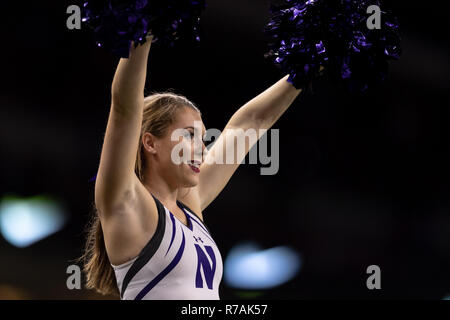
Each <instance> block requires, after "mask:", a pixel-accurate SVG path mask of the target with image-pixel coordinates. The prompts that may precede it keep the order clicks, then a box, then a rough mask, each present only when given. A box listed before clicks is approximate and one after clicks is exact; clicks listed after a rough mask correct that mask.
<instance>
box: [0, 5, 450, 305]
mask: <svg viewBox="0 0 450 320" xmlns="http://www.w3.org/2000/svg"><path fill="white" fill-rule="evenodd" d="M70 4H80V2H75V1H58V3H56V2H48V3H47V2H42V1H30V2H12V1H9V2H6V3H5V4H3V10H5V11H4V12H2V15H1V16H0V23H1V25H2V27H1V30H2V31H1V33H2V37H1V39H2V49H1V52H0V55H1V62H2V64H1V67H0V70H1V71H0V72H1V77H0V136H1V139H0V152H1V155H2V157H1V162H0V163H1V165H0V196H1V195H4V194H7V193H14V194H16V195H19V196H22V197H29V196H33V195H36V194H49V195H53V196H55V197H57V198H59V199H62V200H63V201H64V203H65V205H66V206H67V211H68V213H69V214H70V220H69V224H68V225H67V226H66V227H65V228H64V229H63V230H62V231H60V232H58V233H56V234H54V235H52V236H50V237H49V238H46V239H44V240H42V241H40V242H38V243H36V244H34V245H32V246H30V247H27V248H24V249H19V248H15V247H13V246H12V245H10V244H9V243H7V242H6V241H5V240H3V239H2V238H1V237H0V261H1V263H0V298H14V297H22V298H42V299H78V298H83V299H85V298H102V297H101V296H99V295H96V294H95V293H93V292H92V291H87V290H74V291H70V290H68V289H67V288H66V277H67V274H66V268H67V266H68V265H70V264H72V263H73V261H72V260H73V259H76V258H77V257H79V256H80V255H81V253H82V248H83V245H84V234H83V230H84V227H85V225H86V223H87V222H88V220H89V217H90V214H91V208H92V203H93V194H94V183H93V182H90V179H91V178H92V177H93V176H94V175H95V173H96V170H97V167H98V162H99V157H100V151H101V145H102V141H103V134H104V131H105V128H106V122H107V117H108V112H109V106H110V86H111V81H112V78H113V74H114V71H115V67H116V65H117V62H118V59H117V58H116V57H114V56H112V55H111V54H109V53H108V52H105V51H103V50H102V49H99V48H96V47H95V45H94V43H93V39H92V33H91V32H90V31H89V30H87V29H86V30H84V29H83V30H81V31H77V30H73V31H70V30H68V29H67V28H66V19H67V17H68V15H67V14H66V8H67V7H68V6H69V5H70ZM392 7H393V9H394V12H395V14H396V15H397V16H398V17H399V18H400V23H401V26H402V37H403V42H402V47H403V55H402V57H401V59H400V61H397V62H394V63H392V64H391V69H390V74H389V78H388V80H387V81H386V82H385V83H384V84H383V85H382V86H381V87H379V88H377V89H376V90H373V91H372V92H369V93H368V94H366V95H364V96H351V95H349V94H347V93H345V92H344V91H343V90H342V89H340V88H338V87H336V86H333V85H330V84H329V83H328V82H326V81H325V80H323V81H319V82H317V83H315V85H314V93H313V94H311V93H310V94H302V95H301V96H300V97H299V98H297V100H296V101H295V102H294V103H293V104H292V106H291V107H290V108H289V110H288V111H287V112H286V113H285V114H284V115H283V116H282V117H281V119H280V120H279V121H278V122H277V123H276V124H275V126H274V128H277V129H280V141H281V144H280V169H279V172H278V174H277V175H274V176H261V175H260V174H259V170H260V167H259V165H248V164H245V165H242V166H241V167H240V168H239V169H238V170H237V172H236V173H235V175H234V177H233V178H232V179H231V181H230V183H229V184H228V185H227V187H226V188H225V189H224V190H223V192H222V193H221V194H220V195H219V196H218V197H217V199H216V200H215V201H214V202H213V203H212V204H211V205H210V206H209V207H208V208H207V209H206V210H205V211H204V217H205V222H206V224H207V225H208V226H209V228H210V229H211V230H212V232H213V234H214V236H215V239H216V242H217V243H218V245H219V248H220V250H221V252H222V255H223V257H224V258H225V257H226V255H227V253H228V251H229V250H230V249H231V247H232V246H234V245H235V244H237V243H238V242H241V241H245V240H254V241H257V242H259V243H261V244H262V245H263V246H265V247H272V246H277V245H289V246H291V247H293V248H295V249H296V250H297V251H298V252H300V253H301V254H302V256H303V261H304V263H303V266H302V269H301V272H300V273H299V275H298V276H297V277H296V278H295V279H294V280H292V281H291V282H289V283H287V284H285V285H283V286H281V287H278V288H275V289H273V290H269V291H264V292H260V297H262V298H267V299H279V298H288V299H310V298H312V299H315V298H333V299H341V298H357V299H358V298H375V299H379V298H383V299H391V298H394V299H397V298H420V299H422V298H425V299H442V298H443V297H444V296H445V295H447V294H449V293H450V275H449V273H448V271H449V270H450V199H449V193H450V170H449V168H448V164H449V160H450V142H449V141H448V139H449V137H450V132H449V126H448V124H447V123H448V121H449V119H450V112H449V109H448V107H449V90H450V81H449V79H448V78H449V72H450V59H449V57H450V55H449V53H450V51H449V44H448V31H449V30H448V29H449V28H448V16H449V14H450V5H449V4H448V3H447V2H439V3H437V2H435V3H430V4H427V5H425V4H424V2H410V1H395V3H393V4H392ZM268 9H269V1H268V0H265V1H261V0H240V1H225V0H208V8H207V10H206V11H205V12H204V13H203V16H202V25H203V30H204V36H203V39H202V42H201V43H200V44H199V45H197V46H183V47H180V48H177V50H173V49H167V48H161V47H159V46H157V45H154V46H152V50H151V53H150V60H149V72H148V79H147V89H148V90H154V91H159V90H166V89H173V90H174V91H175V92H177V93H180V94H183V95H186V96H187V97H188V98H189V99H190V100H192V101H193V102H195V103H196V104H197V105H198V107H199V108H200V109H201V110H202V113H203V120H204V123H205V126H206V127H207V128H218V129H220V130H222V129H223V127H224V125H225V124H226V122H227V121H228V119H229V118H230V117H231V115H232V114H233V113H234V112H235V111H236V110H237V109H238V108H239V107H240V106H242V105H243V104H244V103H246V102H247V101H249V100H250V99H252V98H253V97H255V96H256V95H258V94H259V93H261V92H262V91H264V90H265V89H267V88H268V87H269V86H271V85H272V84H274V83H275V82H276V81H278V80H279V79H281V78H282V77H283V76H284V74H282V73H280V72H279V71H278V70H277V69H276V68H275V67H274V66H272V65H271V64H270V63H268V62H266V61H265V60H264V53H265V51H266V39H265V38H264V36H263V33H262V32H261V30H262V28H263V27H264V24H265V23H266V22H267V21H268V18H269V11H268ZM372 264H376V265H379V266H380V268H381V271H382V278H381V279H382V280H381V283H382V289H381V290H378V291H370V290H368V289H367V287H366V279H367V277H368V275H367V274H366V268H367V266H369V265H372ZM221 297H222V298H225V299H227V298H239V297H242V295H241V294H240V293H239V292H237V291H235V290H234V289H231V288H228V287H227V286H226V284H225V282H224V281H222V285H221Z"/></svg>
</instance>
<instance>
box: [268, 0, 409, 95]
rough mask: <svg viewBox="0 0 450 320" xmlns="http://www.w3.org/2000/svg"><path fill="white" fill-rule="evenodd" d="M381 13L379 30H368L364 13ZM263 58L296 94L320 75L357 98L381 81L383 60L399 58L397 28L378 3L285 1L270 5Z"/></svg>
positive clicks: (372, 0) (370, 0)
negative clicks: (339, 83)
mask: <svg viewBox="0 0 450 320" xmlns="http://www.w3.org/2000/svg"><path fill="white" fill-rule="evenodd" d="M371 5H377V6H378V7H379V8H381V28H380V29H369V28H368V26H367V19H368V18H369V17H370V14H368V13H367V8H368V7H369V6H371ZM265 31H266V34H267V35H268V36H269V37H270V38H271V42H270V43H269V51H268V52H267V53H266V54H265V57H266V58H268V59H270V60H271V61H273V62H274V63H275V64H276V65H277V66H278V67H279V68H281V69H282V70H283V72H285V73H288V74H289V75H290V76H289V79H288V81H289V82H290V83H292V84H293V85H294V86H295V87H296V88H297V89H300V88H303V87H306V86H307V85H308V84H309V83H310V82H311V81H312V80H313V79H315V78H317V77H319V76H320V75H322V74H323V72H320V67H321V66H323V67H324V68H325V70H326V72H327V73H328V75H329V77H330V78H331V79H334V80H337V81H342V82H344V83H345V84H346V85H347V86H348V88H349V90H350V91H352V92H363V91H365V90H367V88H369V87H371V86H372V85H374V84H377V83H380V82H381V81H383V80H384V79H385V78H386V74H387V70H388V60H391V59H398V58H399V56H400V53H401V50H400V36H399V27H398V22H397V19H396V18H395V17H393V16H392V15H391V14H390V13H389V12H387V11H383V7H382V6H381V5H380V0H308V1H305V0H285V1H283V3H282V4H280V5H271V20H270V21H269V22H268V23H267V25H266V27H265Z"/></svg>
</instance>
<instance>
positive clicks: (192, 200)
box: [177, 186, 203, 221]
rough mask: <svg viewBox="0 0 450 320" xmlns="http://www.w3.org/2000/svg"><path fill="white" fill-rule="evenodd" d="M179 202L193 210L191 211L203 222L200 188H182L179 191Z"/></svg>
mask: <svg viewBox="0 0 450 320" xmlns="http://www.w3.org/2000/svg"><path fill="white" fill-rule="evenodd" d="M177 200H178V201H180V202H181V203H183V204H184V205H186V206H187V207H188V208H189V209H191V211H193V212H194V213H195V214H196V215H197V216H198V217H199V218H200V219H201V220H202V221H203V213H202V210H201V203H200V195H199V193H198V186H195V187H190V188H180V189H179V191H178V199H177Z"/></svg>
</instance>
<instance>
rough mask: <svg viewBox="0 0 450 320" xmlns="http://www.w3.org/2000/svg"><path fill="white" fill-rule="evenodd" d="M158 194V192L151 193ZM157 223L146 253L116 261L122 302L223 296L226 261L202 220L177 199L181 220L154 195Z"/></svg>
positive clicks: (216, 297) (146, 247)
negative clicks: (222, 284) (220, 294)
mask: <svg viewBox="0 0 450 320" xmlns="http://www.w3.org/2000/svg"><path fill="white" fill-rule="evenodd" d="M152 196H153V195H152ZM153 198H154V199H155V202H156V206H157V208H158V225H157V228H156V232H155V234H154V236H153V237H152V238H151V239H150V241H149V242H148V243H147V245H146V246H145V247H144V248H143V249H142V251H141V253H140V254H139V255H138V256H137V257H136V258H134V259H132V260H130V261H128V262H125V263H124V264H121V265H112V264H111V266H112V267H113V269H114V272H115V275H116V280H117V286H118V288H119V291H120V298H121V299H123V300H143V299H145V300H151V299H156V300H218V299H220V298H219V284H220V281H221V279H222V272H223V263H222V257H221V255H220V252H219V249H218V247H217V245H216V243H215V242H214V240H213V239H212V236H211V234H210V232H209V230H208V228H207V227H206V226H205V224H204V223H202V221H201V220H200V218H199V217H198V216H197V215H196V214H195V213H194V212H193V211H192V210H190V209H189V208H188V207H186V206H185V205H184V204H183V203H181V202H179V201H177V204H178V206H179V207H180V208H181V209H182V210H183V212H184V214H185V215H186V219H187V221H188V226H186V225H184V224H183V223H182V222H181V221H180V220H178V219H177V218H176V217H175V216H174V215H173V214H172V213H171V212H170V211H169V210H168V209H167V208H166V207H165V206H164V205H163V204H162V203H161V202H160V201H159V200H158V199H157V198H155V196H153Z"/></svg>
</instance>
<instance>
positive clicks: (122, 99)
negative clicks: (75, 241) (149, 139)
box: [95, 37, 152, 212]
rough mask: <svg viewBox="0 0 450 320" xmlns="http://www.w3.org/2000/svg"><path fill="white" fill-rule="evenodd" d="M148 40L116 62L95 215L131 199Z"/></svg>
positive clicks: (149, 40) (148, 50) (110, 210)
mask: <svg viewBox="0 0 450 320" xmlns="http://www.w3.org/2000/svg"><path fill="white" fill-rule="evenodd" d="M151 40H152V37H149V38H148V41H146V42H145V43H144V44H143V45H139V46H138V47H137V48H134V45H131V49H130V55H129V58H128V59H124V58H122V59H120V62H119V64H118V66H117V70H116V73H115V75H114V80H113V83H112V88H111V109H110V113H109V119H108V124H107V127H106V133H105V137H104V142H103V148H102V152H101V156H100V165H99V170H98V172H97V179H96V183H95V204H96V206H97V208H98V209H99V212H112V211H114V210H115V208H117V207H121V206H123V203H124V200H127V198H130V197H132V196H133V194H132V193H133V190H134V184H135V183H136V180H137V177H136V175H135V173H134V167H135V161H136V154H137V150H138V146H139V143H140V141H139V136H140V131H141V126H142V114H143V108H144V87H145V80H146V75H147V62H148V55H149V52H150V47H151Z"/></svg>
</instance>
